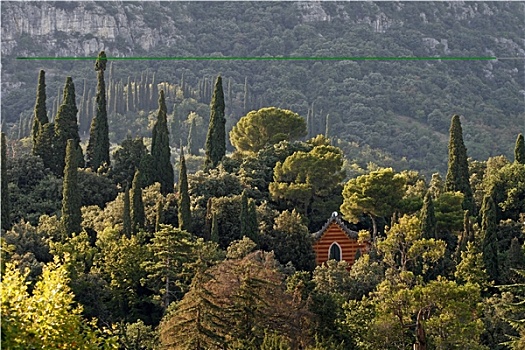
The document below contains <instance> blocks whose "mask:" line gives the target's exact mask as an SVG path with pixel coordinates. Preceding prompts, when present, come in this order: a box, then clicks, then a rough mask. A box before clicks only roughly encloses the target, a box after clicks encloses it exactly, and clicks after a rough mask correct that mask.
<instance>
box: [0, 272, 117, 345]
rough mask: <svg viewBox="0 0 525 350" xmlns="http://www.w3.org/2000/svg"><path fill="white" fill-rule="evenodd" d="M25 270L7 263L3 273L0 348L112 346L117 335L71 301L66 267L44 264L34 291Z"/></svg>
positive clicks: (71, 296)
mask: <svg viewBox="0 0 525 350" xmlns="http://www.w3.org/2000/svg"><path fill="white" fill-rule="evenodd" d="M26 277H27V273H20V271H19V270H18V269H16V267H15V266H14V265H13V264H11V263H8V264H7V265H6V270H5V273H4V274H3V276H2V283H1V284H2V291H3V292H2V348H6V349H33V348H38V349H50V350H51V349H66V348H75V349H101V348H102V349H115V348H116V339H115V338H114V337H112V336H108V335H107V334H104V333H103V332H102V331H100V330H98V329H97V328H96V326H95V323H96V321H95V320H94V321H92V322H87V321H85V320H84V319H83V318H82V315H81V313H82V307H81V306H79V305H75V304H74V302H73V298H74V295H73V293H72V292H71V289H70V288H69V287H68V283H69V281H70V280H69V277H68V274H67V270H66V268H65V267H64V266H63V265H62V266H61V265H57V264H55V263H49V264H47V265H46V266H45V267H44V269H43V273H42V277H41V279H40V280H39V281H38V282H37V283H36V285H35V288H34V290H33V293H32V294H31V295H30V294H29V293H28V291H27V285H26V283H25V279H26Z"/></svg>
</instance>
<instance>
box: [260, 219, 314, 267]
mask: <svg viewBox="0 0 525 350" xmlns="http://www.w3.org/2000/svg"><path fill="white" fill-rule="evenodd" d="M312 246H313V239H312V235H311V234H310V232H309V231H308V227H307V226H306V225H305V224H304V219H303V217H302V216H301V215H300V214H299V213H298V212H297V211H296V210H293V211H291V212H290V211H284V212H282V213H281V214H279V216H277V217H276V218H275V224H274V226H273V233H272V243H271V246H270V247H269V250H273V251H274V252H275V257H276V258H277V259H278V260H279V261H280V262H281V263H282V264H283V265H285V264H287V263H290V262H291V263H292V264H293V266H294V267H295V268H296V269H297V270H300V271H312V270H313V269H314V267H315V252H314V251H313V248H312Z"/></svg>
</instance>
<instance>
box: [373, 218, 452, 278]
mask: <svg viewBox="0 0 525 350" xmlns="http://www.w3.org/2000/svg"><path fill="white" fill-rule="evenodd" d="M445 247H446V244H445V242H443V241H441V240H436V239H434V238H424V237H423V233H422V232H421V222H420V220H419V219H418V218H417V217H415V216H407V215H404V216H403V217H401V218H399V222H398V223H395V224H393V225H392V227H391V228H390V230H388V231H387V232H386V238H384V239H381V240H380V241H378V243H377V249H378V250H379V252H380V253H381V255H382V256H383V261H384V263H385V264H386V266H388V267H389V268H390V269H392V270H393V271H395V272H396V273H403V272H406V271H412V272H418V271H416V267H418V266H421V269H422V272H423V273H425V272H426V271H428V270H429V269H431V268H433V267H434V265H435V264H436V262H437V261H438V260H439V259H441V258H442V257H443V255H444V254H445Z"/></svg>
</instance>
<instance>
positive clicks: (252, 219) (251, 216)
mask: <svg viewBox="0 0 525 350" xmlns="http://www.w3.org/2000/svg"><path fill="white" fill-rule="evenodd" d="M247 219H248V220H247V222H246V231H247V233H248V236H247V237H248V238H250V239H251V240H252V241H253V242H254V243H256V244H259V223H258V222H257V208H256V206H255V201H254V200H253V199H250V200H249V202H248V218H247Z"/></svg>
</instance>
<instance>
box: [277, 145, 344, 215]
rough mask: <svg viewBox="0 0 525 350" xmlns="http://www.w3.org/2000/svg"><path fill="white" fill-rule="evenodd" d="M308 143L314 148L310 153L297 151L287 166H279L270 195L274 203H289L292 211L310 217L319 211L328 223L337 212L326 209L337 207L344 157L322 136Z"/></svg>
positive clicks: (282, 164)
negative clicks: (335, 200)
mask: <svg viewBox="0 0 525 350" xmlns="http://www.w3.org/2000/svg"><path fill="white" fill-rule="evenodd" d="M308 143H310V144H312V145H313V146H314V147H313V148H312V149H311V150H310V151H308V152H302V151H297V152H294V153H293V154H292V155H290V156H289V157H287V158H286V159H285V161H284V162H277V164H276V165H275V168H274V171H273V179H274V181H273V182H272V183H270V185H269V191H270V194H271V196H272V199H274V200H277V199H284V200H286V201H287V202H288V203H290V204H289V205H288V207H295V208H298V209H299V208H300V209H299V210H300V211H301V212H302V213H303V214H305V215H306V216H307V217H310V215H311V214H312V212H314V210H315V209H316V210H317V211H318V212H321V213H316V214H317V215H321V216H322V217H323V218H322V220H323V221H324V220H326V217H327V216H328V215H329V213H330V212H332V211H333V210H330V208H326V209H328V210H326V209H325V208H323V207H324V205H326V204H328V203H330V204H332V205H333V204H334V203H331V201H332V200H333V196H334V194H335V193H334V192H336V191H335V190H336V189H337V190H338V189H339V188H338V185H339V183H340V182H341V181H342V180H343V178H344V170H343V169H342V166H343V155H342V152H341V150H340V149H339V148H337V147H334V146H331V145H329V141H328V140H327V139H325V138H324V136H322V135H319V136H318V137H317V138H314V139H312V140H310V141H308ZM337 204H339V203H337ZM323 209H325V210H323ZM323 214H324V215H323Z"/></svg>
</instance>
